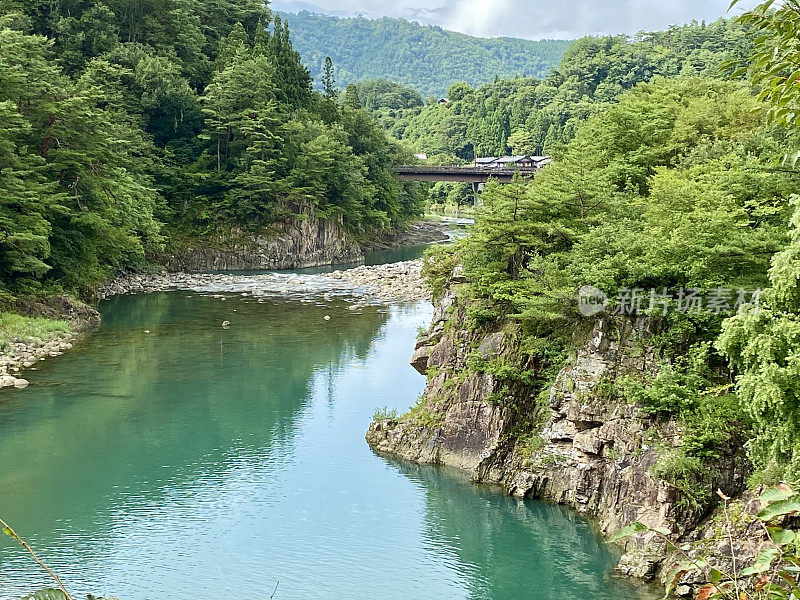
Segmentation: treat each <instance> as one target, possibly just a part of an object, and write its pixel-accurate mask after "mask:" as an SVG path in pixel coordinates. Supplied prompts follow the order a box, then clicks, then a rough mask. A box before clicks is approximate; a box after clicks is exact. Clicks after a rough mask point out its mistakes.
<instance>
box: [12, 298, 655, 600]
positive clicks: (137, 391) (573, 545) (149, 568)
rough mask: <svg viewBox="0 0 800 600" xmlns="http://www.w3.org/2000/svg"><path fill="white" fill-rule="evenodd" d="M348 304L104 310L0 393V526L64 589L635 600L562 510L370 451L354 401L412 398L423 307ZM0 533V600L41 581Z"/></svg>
mask: <svg viewBox="0 0 800 600" xmlns="http://www.w3.org/2000/svg"><path fill="white" fill-rule="evenodd" d="M347 306H348V305H347V300H346V299H343V298H338V299H337V298H334V299H332V300H328V301H323V300H319V301H311V302H309V301H308V300H306V301H305V302H303V301H301V300H299V299H287V298H277V297H276V298H260V299H256V298H254V297H252V296H242V295H240V294H233V293H229V294H222V295H212V294H208V295H202V294H198V293H191V292H169V293H158V294H151V295H139V296H124V297H117V298H114V299H111V300H109V301H106V302H104V303H103V304H102V306H101V311H102V314H103V325H102V327H101V328H100V330H99V331H98V332H97V333H95V334H94V335H92V336H90V337H89V338H88V339H85V340H83V341H82V342H80V343H79V344H78V345H77V347H76V348H75V349H74V350H73V351H71V352H69V353H67V354H66V355H64V356H62V357H60V358H58V359H57V360H52V361H48V362H47V363H43V366H42V368H41V369H40V370H38V371H36V372H29V374H28V377H29V379H30V380H31V386H30V387H29V388H28V389H26V390H22V391H16V390H14V391H11V390H9V391H4V392H2V393H0V516H1V517H2V518H4V519H6V520H8V521H9V522H10V523H12V524H13V525H14V526H15V527H16V528H17V529H18V531H19V533H20V534H21V535H23V537H26V538H27V539H28V540H29V541H30V542H31V543H32V544H33V546H34V547H35V548H36V549H37V550H38V551H39V553H40V554H41V556H42V557H43V558H44V559H45V561H46V562H47V563H48V564H50V565H51V566H52V567H53V568H54V569H55V570H56V571H57V572H58V573H59V574H60V575H61V577H62V579H63V580H64V583H65V584H66V585H67V587H68V588H69V589H71V590H72V591H73V592H74V595H75V597H76V598H78V597H85V595H86V594H87V593H93V594H97V595H104V594H108V595H114V596H117V597H119V598H120V599H121V600H160V599H165V600H166V599H169V600H220V599H223V598H225V599H227V598H241V599H251V598H253V599H255V598H263V599H266V598H268V597H269V594H270V593H271V592H272V590H273V588H274V586H275V580H279V581H280V584H279V587H278V590H277V592H276V594H275V599H276V600H283V599H290V600H300V599H312V598H321V599H322V598H324V599H326V600H356V599H389V600H393V599H398V600H400V599H402V600H423V599H425V600H427V599H439V598H441V599H462V598H463V599H467V598H469V599H476V600H477V599H486V600H512V599H513V600H519V599H525V598H530V599H534V600H556V599H559V600H560V599H575V600H618V599H620V598H625V599H626V600H628V599H630V600H633V599H634V598H645V597H647V596H646V594H645V592H644V590H642V589H640V588H637V587H634V586H632V585H631V584H629V583H627V582H625V581H622V580H619V579H616V578H613V577H612V576H610V575H609V570H610V569H611V567H612V565H613V564H614V560H615V556H614V555H613V554H612V552H611V550H610V549H609V548H608V547H607V546H606V545H605V544H604V543H603V542H602V540H601V539H599V538H598V537H597V536H596V535H595V534H594V532H593V530H592V528H591V526H590V525H589V524H588V523H587V522H585V521H584V520H582V519H581V518H579V517H577V516H576V515H575V514H574V513H573V512H571V511H570V510H567V509H565V508H561V507H556V506H550V505H548V504H544V503H541V502H534V501H520V500H515V499H511V498H508V497H505V496H503V495H502V494H500V493H498V492H497V491H496V490H494V489H492V488H488V487H484V486H478V485H474V484H471V483H470V482H469V481H467V480H466V479H465V478H464V477H463V476H461V475H459V474H457V473H453V472H450V471H447V470H444V469H441V468H434V467H423V466H418V465H412V464H407V463H404V462H399V461H394V460H389V459H386V458H382V457H379V456H377V455H375V454H374V453H373V452H372V451H371V450H370V448H369V447H368V446H367V444H366V443H365V441H364V432H365V431H366V429H367V426H368V424H369V422H370V418H371V415H372V413H373V410H374V409H375V408H376V407H378V406H389V407H396V408H398V409H400V410H403V409H405V408H407V407H408V406H410V405H411V404H412V403H413V402H414V400H415V399H416V397H417V396H418V395H419V393H420V392H421V391H422V389H423V387H424V378H423V377H421V376H420V375H418V374H417V373H416V372H415V371H414V370H413V369H412V368H411V367H410V366H409V365H408V360H409V357H410V355H411V351H412V348H413V344H414V338H415V335H416V332H417V328H418V327H421V326H425V325H426V324H427V322H428V321H429V319H430V314H431V307H430V305H428V304H425V303H420V304H416V305H404V306H394V307H391V308H388V309H387V308H383V309H381V308H377V307H368V308H365V309H363V310H362V311H352V310H348V308H347ZM325 315H329V316H330V317H331V318H330V320H325V319H324V316H325ZM223 320H228V321H230V322H231V328H230V329H228V330H224V329H222V328H221V327H220V323H221V322H222V321H223ZM145 330H149V331H150V333H146V331H145ZM0 537H3V538H4V539H3V540H0V598H2V599H11V598H19V597H20V596H22V595H23V594H24V593H26V592H30V591H32V590H34V589H38V588H40V587H44V586H49V585H50V582H49V581H48V579H47V576H46V575H45V574H44V573H43V572H41V571H40V570H39V569H38V567H36V565H35V564H33V562H32V561H31V560H30V558H29V557H28V556H27V555H25V554H24V553H23V552H22V550H21V549H20V548H19V547H17V546H16V545H15V544H14V543H13V542H12V541H11V540H10V539H6V538H5V537H4V536H0Z"/></svg>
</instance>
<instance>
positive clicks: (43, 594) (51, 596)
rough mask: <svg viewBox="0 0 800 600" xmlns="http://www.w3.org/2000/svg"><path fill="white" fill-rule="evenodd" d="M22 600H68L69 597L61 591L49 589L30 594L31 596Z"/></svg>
mask: <svg viewBox="0 0 800 600" xmlns="http://www.w3.org/2000/svg"><path fill="white" fill-rule="evenodd" d="M22 600H67V597H66V596H65V595H64V592H62V591H61V590H54V589H52V588H49V589H44V590H39V591H38V592H36V593H35V594H30V595H29V596H23V597H22Z"/></svg>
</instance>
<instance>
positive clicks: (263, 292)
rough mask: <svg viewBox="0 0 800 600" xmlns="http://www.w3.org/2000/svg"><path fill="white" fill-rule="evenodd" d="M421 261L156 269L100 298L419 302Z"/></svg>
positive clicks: (119, 282)
mask: <svg viewBox="0 0 800 600" xmlns="http://www.w3.org/2000/svg"><path fill="white" fill-rule="evenodd" d="M421 271H422V260H413V261H406V262H399V263H391V264H385V265H371V266H365V265H362V266H359V267H354V268H352V269H344V270H336V271H333V272H331V273H322V274H304V273H262V274H256V275H237V274H231V273H167V272H164V273H153V274H135V275H126V276H123V277H118V278H117V279H115V280H113V281H112V282H110V283H109V284H108V285H106V286H104V287H103V288H101V289H100V290H98V293H97V296H98V300H100V299H104V298H108V297H110V296H114V295H118V294H148V293H153V292H164V291H170V290H188V291H195V292H200V293H222V294H225V293H231V294H244V295H249V296H253V297H256V298H259V297H270V296H271V297H275V296H278V297H300V298H308V299H313V298H318V299H319V298H321V299H323V300H330V299H332V298H333V297H343V298H348V299H350V300H351V301H353V302H354V304H353V306H356V307H357V306H360V305H363V304H390V303H395V302H415V301H418V300H425V299H428V298H429V294H428V291H427V290H426V289H425V287H424V285H423V282H422V276H421Z"/></svg>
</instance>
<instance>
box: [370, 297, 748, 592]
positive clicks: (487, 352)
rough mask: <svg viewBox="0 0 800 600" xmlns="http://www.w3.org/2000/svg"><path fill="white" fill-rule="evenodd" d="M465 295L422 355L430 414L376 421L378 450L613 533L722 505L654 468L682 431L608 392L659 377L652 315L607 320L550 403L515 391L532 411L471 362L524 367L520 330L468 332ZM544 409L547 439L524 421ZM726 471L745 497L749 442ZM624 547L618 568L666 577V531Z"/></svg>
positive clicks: (720, 469) (687, 520)
mask: <svg viewBox="0 0 800 600" xmlns="http://www.w3.org/2000/svg"><path fill="white" fill-rule="evenodd" d="M454 302H456V299H455V296H453V295H449V296H447V297H445V299H444V300H443V302H442V303H441V304H440V305H439V306H438V307H437V309H436V311H435V314H434V319H433V323H432V325H431V328H430V330H429V331H428V332H427V333H425V334H423V335H422V336H421V337H420V338H419V340H418V344H417V348H416V350H415V352H414V356H413V358H412V364H413V365H414V367H415V368H416V369H417V370H419V371H420V372H426V373H427V374H428V385H427V387H426V390H425V394H424V401H425V402H424V409H422V411H419V410H417V411H412V413H411V414H410V415H409V416H408V417H405V418H401V419H399V420H394V421H383V422H376V423H373V424H372V425H371V426H370V428H369V431H368V432H367V436H366V437H367V441H368V442H369V444H370V445H371V446H372V447H373V448H374V449H375V450H376V451H378V452H382V453H388V454H392V455H395V456H399V457H401V458H405V459H408V460H413V461H418V462H424V463H434V464H445V465H450V466H454V467H458V468H461V469H464V470H466V471H468V472H469V473H470V474H471V475H472V477H473V478H474V479H475V480H476V481H486V482H493V483H500V484H502V485H503V486H504V487H505V489H506V491H507V492H508V493H509V494H513V495H515V496H519V497H533V498H542V499H546V500H550V501H553V502H557V503H562V504H568V505H571V506H573V507H574V508H575V509H577V510H578V511H580V512H581V513H583V514H586V515H588V516H591V517H593V518H595V519H596V521H597V522H598V525H599V529H600V532H601V533H603V534H608V533H613V532H615V531H617V530H619V529H620V528H622V527H623V526H624V525H627V524H628V523H631V522H633V521H640V522H642V523H644V524H646V525H648V526H652V527H660V528H664V529H669V530H670V531H671V532H672V533H673V534H674V536H675V537H676V538H680V537H681V536H684V535H685V534H686V533H687V532H688V531H690V530H691V529H692V528H693V527H694V526H696V525H697V524H698V522H700V520H701V519H702V518H703V517H704V516H706V513H707V512H709V511H710V509H711V508H712V507H711V506H709V507H704V508H702V509H697V508H695V509H689V508H686V507H685V506H684V505H683V504H682V503H680V502H679V500H680V497H679V495H678V494H677V492H676V490H674V489H673V488H672V487H671V486H670V485H668V484H667V483H666V482H664V481H662V480H660V479H659V478H658V477H656V476H655V475H653V474H652V467H653V465H654V464H655V463H656V461H657V460H658V452H659V449H660V448H664V447H666V448H669V447H670V446H674V445H678V444H679V443H680V427H679V426H678V425H677V424H676V423H675V422H674V421H669V420H667V421H663V420H657V419H654V418H652V417H650V416H648V415H646V414H644V413H642V411H641V410H640V409H639V408H638V407H637V406H636V405H635V404H632V403H629V402H628V401H626V400H624V399H621V398H616V397H609V396H607V395H606V392H605V391H604V390H605V389H606V388H607V387H608V386H609V384H613V382H615V381H616V380H617V379H618V378H620V377H622V376H624V375H626V374H629V373H631V372H635V373H638V374H647V373H650V374H653V373H655V372H656V370H657V368H658V363H659V361H658V357H657V356H656V355H655V353H654V351H653V350H652V349H651V348H650V347H649V346H648V338H649V337H650V335H651V334H650V332H649V331H648V328H649V327H650V325H651V324H650V323H649V322H648V321H647V320H645V319H642V320H639V321H637V322H634V323H631V322H630V321H627V320H616V319H613V318H605V319H602V320H599V321H597V322H596V323H595V324H594V327H592V329H591V331H589V332H588V333H587V335H586V336H585V341H584V343H582V344H579V345H578V348H579V349H578V351H577V353H576V355H575V356H574V357H573V358H572V359H570V360H569V361H568V364H567V365H566V366H565V367H564V368H563V369H562V370H561V371H560V373H559V374H558V376H557V378H556V380H555V383H554V384H553V385H552V387H551V389H550V390H549V401H548V402H547V403H546V405H545V406H542V403H541V402H540V403H539V404H537V402H536V399H535V398H532V397H519V394H520V390H514V391H513V392H512V393H516V394H517V395H518V396H517V397H515V398H514V404H515V405H516V406H517V407H521V410H517V411H512V410H510V409H509V408H508V406H509V403H508V402H501V401H498V400H499V399H500V398H501V397H502V395H503V394H508V390H507V389H504V386H502V385H501V384H500V382H498V381H497V380H496V379H495V377H494V376H493V375H492V374H491V372H486V371H484V372H480V370H478V371H477V372H476V370H475V369H470V368H468V365H467V361H468V357H470V356H472V357H475V356H476V353H477V356H479V357H482V358H483V359H484V360H492V359H497V358H501V359H502V358H505V359H507V360H508V361H512V362H513V360H515V358H516V357H517V356H518V352H517V350H518V348H517V346H518V340H516V339H515V338H514V335H513V332H511V331H492V332H488V333H486V332H480V333H479V332H474V331H470V330H469V329H468V328H464V327H462V326H461V325H463V323H462V322H461V321H462V319H463V315H462V314H461V313H460V309H459V308H458V307H457V306H456V305H455V304H454ZM448 321H451V322H450V323H448ZM523 366H524V365H523ZM536 411H539V413H540V414H541V415H542V418H540V421H539V422H540V424H541V423H543V425H542V426H541V428H540V430H539V432H538V435H537V434H536V433H533V434H532V435H531V434H527V433H526V434H523V435H521V433H522V431H521V428H520V425H521V423H520V421H521V419H523V418H525V415H528V416H530V415H531V414H533V413H535V412H536ZM716 471H717V473H715V475H714V476H713V481H712V485H713V486H714V489H716V487H721V488H722V489H724V490H726V492H727V493H728V494H731V495H733V494H735V493H738V492H740V491H741V490H742V489H743V487H744V479H745V475H746V472H747V463H746V461H745V459H744V457H743V453H742V452H741V447H736V444H732V445H731V448H729V451H728V452H727V454H726V455H724V456H723V457H722V458H721V459H720V461H719V462H718V464H717V465H716ZM625 550H626V553H625V555H624V556H623V558H622V560H621V561H620V564H619V569H620V570H621V571H623V572H624V573H626V574H629V575H634V576H638V577H644V578H648V577H653V576H654V575H655V574H656V573H657V571H658V569H659V566H660V563H661V562H662V561H663V560H664V556H665V550H666V548H665V546H664V544H663V543H662V542H661V541H660V538H658V537H657V536H656V535H654V534H651V533H644V534H640V535H638V536H637V537H635V538H632V539H631V540H629V541H628V542H627V544H626V547H625Z"/></svg>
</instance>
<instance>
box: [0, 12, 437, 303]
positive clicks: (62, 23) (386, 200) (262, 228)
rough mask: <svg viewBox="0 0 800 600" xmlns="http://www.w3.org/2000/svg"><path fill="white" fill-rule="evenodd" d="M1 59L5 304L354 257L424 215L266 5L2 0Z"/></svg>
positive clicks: (381, 144) (383, 147) (393, 147)
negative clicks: (134, 281)
mask: <svg viewBox="0 0 800 600" xmlns="http://www.w3.org/2000/svg"><path fill="white" fill-rule="evenodd" d="M0 63H2V64H3V65H4V68H3V69H2V71H0V131H1V132H2V136H0V137H2V139H3V143H2V144H0V167H1V168H0V185H1V186H2V188H3V189H4V190H6V193H5V195H4V197H3V198H2V200H0V305H2V306H5V307H9V306H10V307H14V306H20V305H22V304H24V303H25V302H28V301H29V300H30V299H31V298H36V297H48V296H58V295H60V294H62V293H64V292H66V293H70V294H73V295H77V296H84V297H88V296H90V295H91V290H92V289H93V288H94V287H96V286H97V285H99V284H102V283H103V282H104V281H105V280H106V279H108V278H109V277H110V276H112V275H114V274H115V273H119V272H121V271H126V270H132V269H133V270H135V269H140V268H146V267H147V266H148V264H150V263H152V262H154V261H155V262H157V261H159V260H160V259H163V258H164V257H166V258H167V260H173V261H177V262H180V260H178V258H177V257H176V255H177V254H179V252H178V251H179V250H181V249H186V248H193V249H195V250H196V251H197V252H195V254H197V253H203V252H205V254H206V255H207V256H206V258H202V259H198V260H197V261H195V262H196V265H197V266H198V267H202V268H205V266H213V265H216V266H220V267H224V266H225V265H230V266H236V267H245V266H247V267H249V268H257V267H261V266H264V267H266V266H275V267H277V266H292V265H295V264H298V265H300V264H319V263H322V262H329V261H333V260H347V259H349V258H352V257H354V256H356V255H357V253H358V252H359V250H358V247H357V242H360V241H364V240H368V239H374V238H376V237H379V236H380V235H381V234H382V233H383V232H386V231H393V230H395V229H396V228H398V227H402V226H403V225H404V224H405V223H407V222H409V221H410V220H413V219H415V218H417V217H418V216H419V215H420V213H421V211H422V203H423V200H424V197H423V195H422V194H421V193H420V190H419V186H418V185H417V184H405V183H402V182H399V181H398V180H397V178H396V177H394V175H393V174H392V169H393V166H394V165H396V164H397V163H400V162H404V161H405V160H407V158H406V155H405V153H404V151H403V150H402V149H401V148H400V147H399V146H398V145H397V144H395V143H393V142H392V141H391V140H390V139H389V138H388V137H387V135H386V134H385V133H384V132H383V130H382V128H381V127H380V126H379V125H378V124H377V123H376V122H375V121H374V120H373V119H372V118H371V117H370V116H369V115H368V114H367V113H366V112H365V111H364V110H362V109H361V108H360V107H359V106H358V103H357V102H356V103H350V104H347V105H342V104H341V103H340V102H338V101H337V99H336V98H335V96H334V94H332V93H326V94H324V95H323V94H320V93H317V92H314V91H313V90H312V80H311V77H310V74H309V72H308V70H307V69H306V68H305V67H303V65H302V64H301V62H300V57H299V55H298V53H297V52H296V51H295V50H294V48H293V46H292V44H291V42H290V34H289V30H288V28H287V26H286V24H285V23H284V22H283V21H281V19H280V18H277V17H275V18H273V15H272V13H271V12H270V10H269V9H268V8H267V7H266V5H265V4H264V3H262V2H260V1H258V0H248V1H246V2H243V1H238V0H237V1H234V0H225V1H222V2H218V1H214V2H209V1H206V0H191V1H189V2H186V1H183V0H147V1H145V2H138V3H134V4H130V3H126V2H115V1H113V0H103V1H98V2H86V3H79V4H76V5H72V4H69V5H67V4H57V5H53V4H52V3H50V2H45V1H41V2H39V1H36V2H5V3H3V5H2V9H0ZM248 240H249V241H248ZM206 246H208V247H206ZM285 255H289V256H285ZM248 256H250V257H252V260H248V258H247V257H248ZM170 257H171V258H170ZM188 262H192V261H188Z"/></svg>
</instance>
